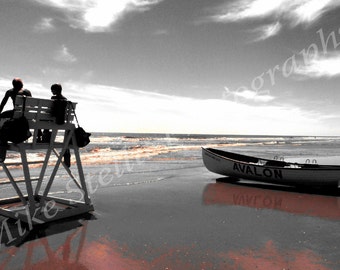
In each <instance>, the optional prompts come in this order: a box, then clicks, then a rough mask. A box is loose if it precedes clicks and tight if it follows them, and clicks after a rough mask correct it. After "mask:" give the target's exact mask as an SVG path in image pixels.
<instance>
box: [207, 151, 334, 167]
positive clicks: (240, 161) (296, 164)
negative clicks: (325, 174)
mask: <svg viewBox="0 0 340 270" xmlns="http://www.w3.org/2000/svg"><path fill="white" fill-rule="evenodd" d="M202 149H203V150H204V151H206V152H209V153H211V154H212V155H215V156H217V157H219V158H222V159H224V160H229V161H232V162H238V163H242V164H247V165H251V166H255V167H259V168H271V169H280V170H282V169H283V170H299V171H301V170H308V171H321V170H328V171H329V170H332V171H340V165H320V164H315V166H317V167H313V164H303V163H293V162H285V161H282V162H285V163H286V164H287V165H295V166H301V167H295V168H294V167H281V166H268V165H267V166H266V164H263V165H260V164H254V163H250V162H247V161H242V160H237V159H233V158H230V157H226V156H222V155H219V154H217V153H215V152H213V151H211V150H210V149H212V150H217V151H222V152H225V153H231V154H234V153H233V152H228V151H224V150H218V149H214V148H205V147H202ZM235 154H236V155H240V156H244V157H251V158H257V157H252V156H247V155H243V154H237V153H235ZM257 159H258V160H264V161H276V160H272V159H266V158H257ZM306 165H307V166H306ZM308 165H312V166H310V167H308Z"/></svg>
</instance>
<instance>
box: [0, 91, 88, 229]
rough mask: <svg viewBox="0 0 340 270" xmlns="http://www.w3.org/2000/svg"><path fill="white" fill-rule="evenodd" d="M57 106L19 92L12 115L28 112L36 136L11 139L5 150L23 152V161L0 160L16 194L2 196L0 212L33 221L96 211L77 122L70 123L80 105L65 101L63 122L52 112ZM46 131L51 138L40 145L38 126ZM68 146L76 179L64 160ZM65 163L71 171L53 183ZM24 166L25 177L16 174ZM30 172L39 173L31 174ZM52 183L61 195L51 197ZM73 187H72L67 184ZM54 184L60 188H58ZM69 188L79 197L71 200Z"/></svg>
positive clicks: (6, 182) (38, 222)
mask: <svg viewBox="0 0 340 270" xmlns="http://www.w3.org/2000/svg"><path fill="white" fill-rule="evenodd" d="M53 104H54V101H53V100H48V99H37V98H30V97H27V98H24V97H20V96H17V98H16V102H15V112H14V118H18V117H21V116H22V113H23V112H24V116H25V117H26V118H27V120H28V122H29V127H30V131H31V132H32V134H33V136H32V137H31V138H30V139H29V140H27V141H26V142H23V143H18V144H14V143H9V145H8V149H7V151H8V152H9V153H11V152H10V151H14V152H17V153H19V155H20V156H19V158H18V159H20V161H16V162H8V161H7V160H8V159H7V160H6V161H5V162H3V163H1V164H0V165H1V166H2V169H3V172H5V174H6V176H7V178H8V179H7V181H5V183H2V184H7V185H9V186H10V187H13V189H14V191H15V193H14V194H16V196H14V197H10V198H2V199H1V200H0V214H1V215H3V216H6V217H9V218H13V219H17V220H20V221H23V222H26V223H29V224H31V225H34V224H40V223H45V222H49V221H53V220H57V219H61V218H66V217H70V216H74V215H79V214H83V213H86V212H89V211H93V210H94V209H93V205H92V203H91V200H90V198H89V196H88V191H87V188H86V182H85V176H84V172H83V168H82V164H81V159H80V154H79V148H78V146H77V144H76V138H75V133H74V131H75V125H74V124H73V123H72V121H73V118H74V115H75V114H74V109H75V107H76V104H75V103H72V104H71V102H67V106H66V109H65V119H66V120H65V122H64V123H63V124H60V125H59V124H57V123H56V118H55V117H54V116H52V115H51V110H52V107H53ZM43 129H48V130H50V131H51V137H50V139H49V140H48V141H46V142H43V143H40V142H37V135H38V132H39V130H43ZM67 149H70V150H73V153H74V156H75V159H76V168H77V171H78V172H77V177H76V176H75V175H74V174H73V173H72V171H71V169H70V168H69V167H68V166H67V165H66V164H64V162H63V155H64V153H65V151H66V150H67ZM52 153H53V154H52ZM36 156H39V157H43V160H34V157H36ZM61 164H62V165H63V167H64V169H65V170H66V172H67V174H66V176H67V178H68V179H67V180H68V181H65V180H63V181H62V182H61V183H56V182H58V181H55V180H56V176H58V175H57V172H58V169H59V167H60V165H61ZM20 167H21V169H22V171H21V170H20V171H21V175H20V173H19V174H18V169H20ZM32 172H33V173H36V174H37V176H36V177H33V173H32ZM22 173H23V175H22ZM58 180H59V179H58ZM59 182H60V181H59ZM70 183H71V184H70ZM52 186H53V188H54V191H53V194H57V196H51V193H52V192H50V191H51V187H52ZM71 186H72V188H68V187H71ZM55 188H57V191H59V192H56V191H55ZM13 189H12V188H11V190H13ZM66 189H68V191H67V192H65V190H66ZM2 190H4V189H2ZM70 190H72V191H73V192H74V191H76V193H77V195H76V196H74V195H73V197H76V199H75V198H72V192H69V191H70ZM0 194H1V192H0ZM61 195H62V196H63V197H62V196H61ZM65 196H66V197H68V198H65Z"/></svg>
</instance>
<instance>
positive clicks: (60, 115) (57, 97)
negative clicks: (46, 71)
mask: <svg viewBox="0 0 340 270" xmlns="http://www.w3.org/2000/svg"><path fill="white" fill-rule="evenodd" d="M62 90H63V88H62V86H61V84H59V83H55V84H52V85H51V92H52V94H53V96H52V97H51V99H53V100H54V102H55V104H54V109H53V114H54V115H55V116H56V123H57V124H63V123H64V122H65V109H66V101H67V98H66V97H64V96H63V95H62V93H61V92H62ZM50 136H51V133H50V131H49V130H48V129H45V130H44V131H43V134H42V142H45V141H47V142H49V140H50ZM64 163H65V165H66V166H67V167H70V166H71V153H70V149H66V150H65V153H64Z"/></svg>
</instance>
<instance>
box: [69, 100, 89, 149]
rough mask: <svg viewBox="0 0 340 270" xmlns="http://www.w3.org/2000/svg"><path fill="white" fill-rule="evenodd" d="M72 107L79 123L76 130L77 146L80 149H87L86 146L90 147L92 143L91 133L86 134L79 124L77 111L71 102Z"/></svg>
mask: <svg viewBox="0 0 340 270" xmlns="http://www.w3.org/2000/svg"><path fill="white" fill-rule="evenodd" d="M71 106H72V110H73V113H74V117H75V118H76V121H77V127H76V129H75V130H74V133H75V137H76V143H77V146H78V147H85V146H86V145H88V144H89V143H90V136H91V133H88V132H86V131H85V130H84V129H83V128H82V127H80V125H79V122H78V118H77V114H76V111H75V109H74V107H73V104H72V102H71ZM71 144H72V141H71Z"/></svg>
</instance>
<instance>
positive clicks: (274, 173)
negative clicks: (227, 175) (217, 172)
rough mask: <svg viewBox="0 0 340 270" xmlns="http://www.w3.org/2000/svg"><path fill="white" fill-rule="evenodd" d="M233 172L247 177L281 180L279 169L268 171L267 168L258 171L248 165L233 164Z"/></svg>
mask: <svg viewBox="0 0 340 270" xmlns="http://www.w3.org/2000/svg"><path fill="white" fill-rule="evenodd" d="M233 170H234V171H238V172H242V173H245V174H247V175H253V176H258V177H267V178H275V179H282V171H281V170H279V169H268V168H264V169H262V168H261V169H259V168H257V167H255V166H249V165H246V164H240V163H234V166H233Z"/></svg>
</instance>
